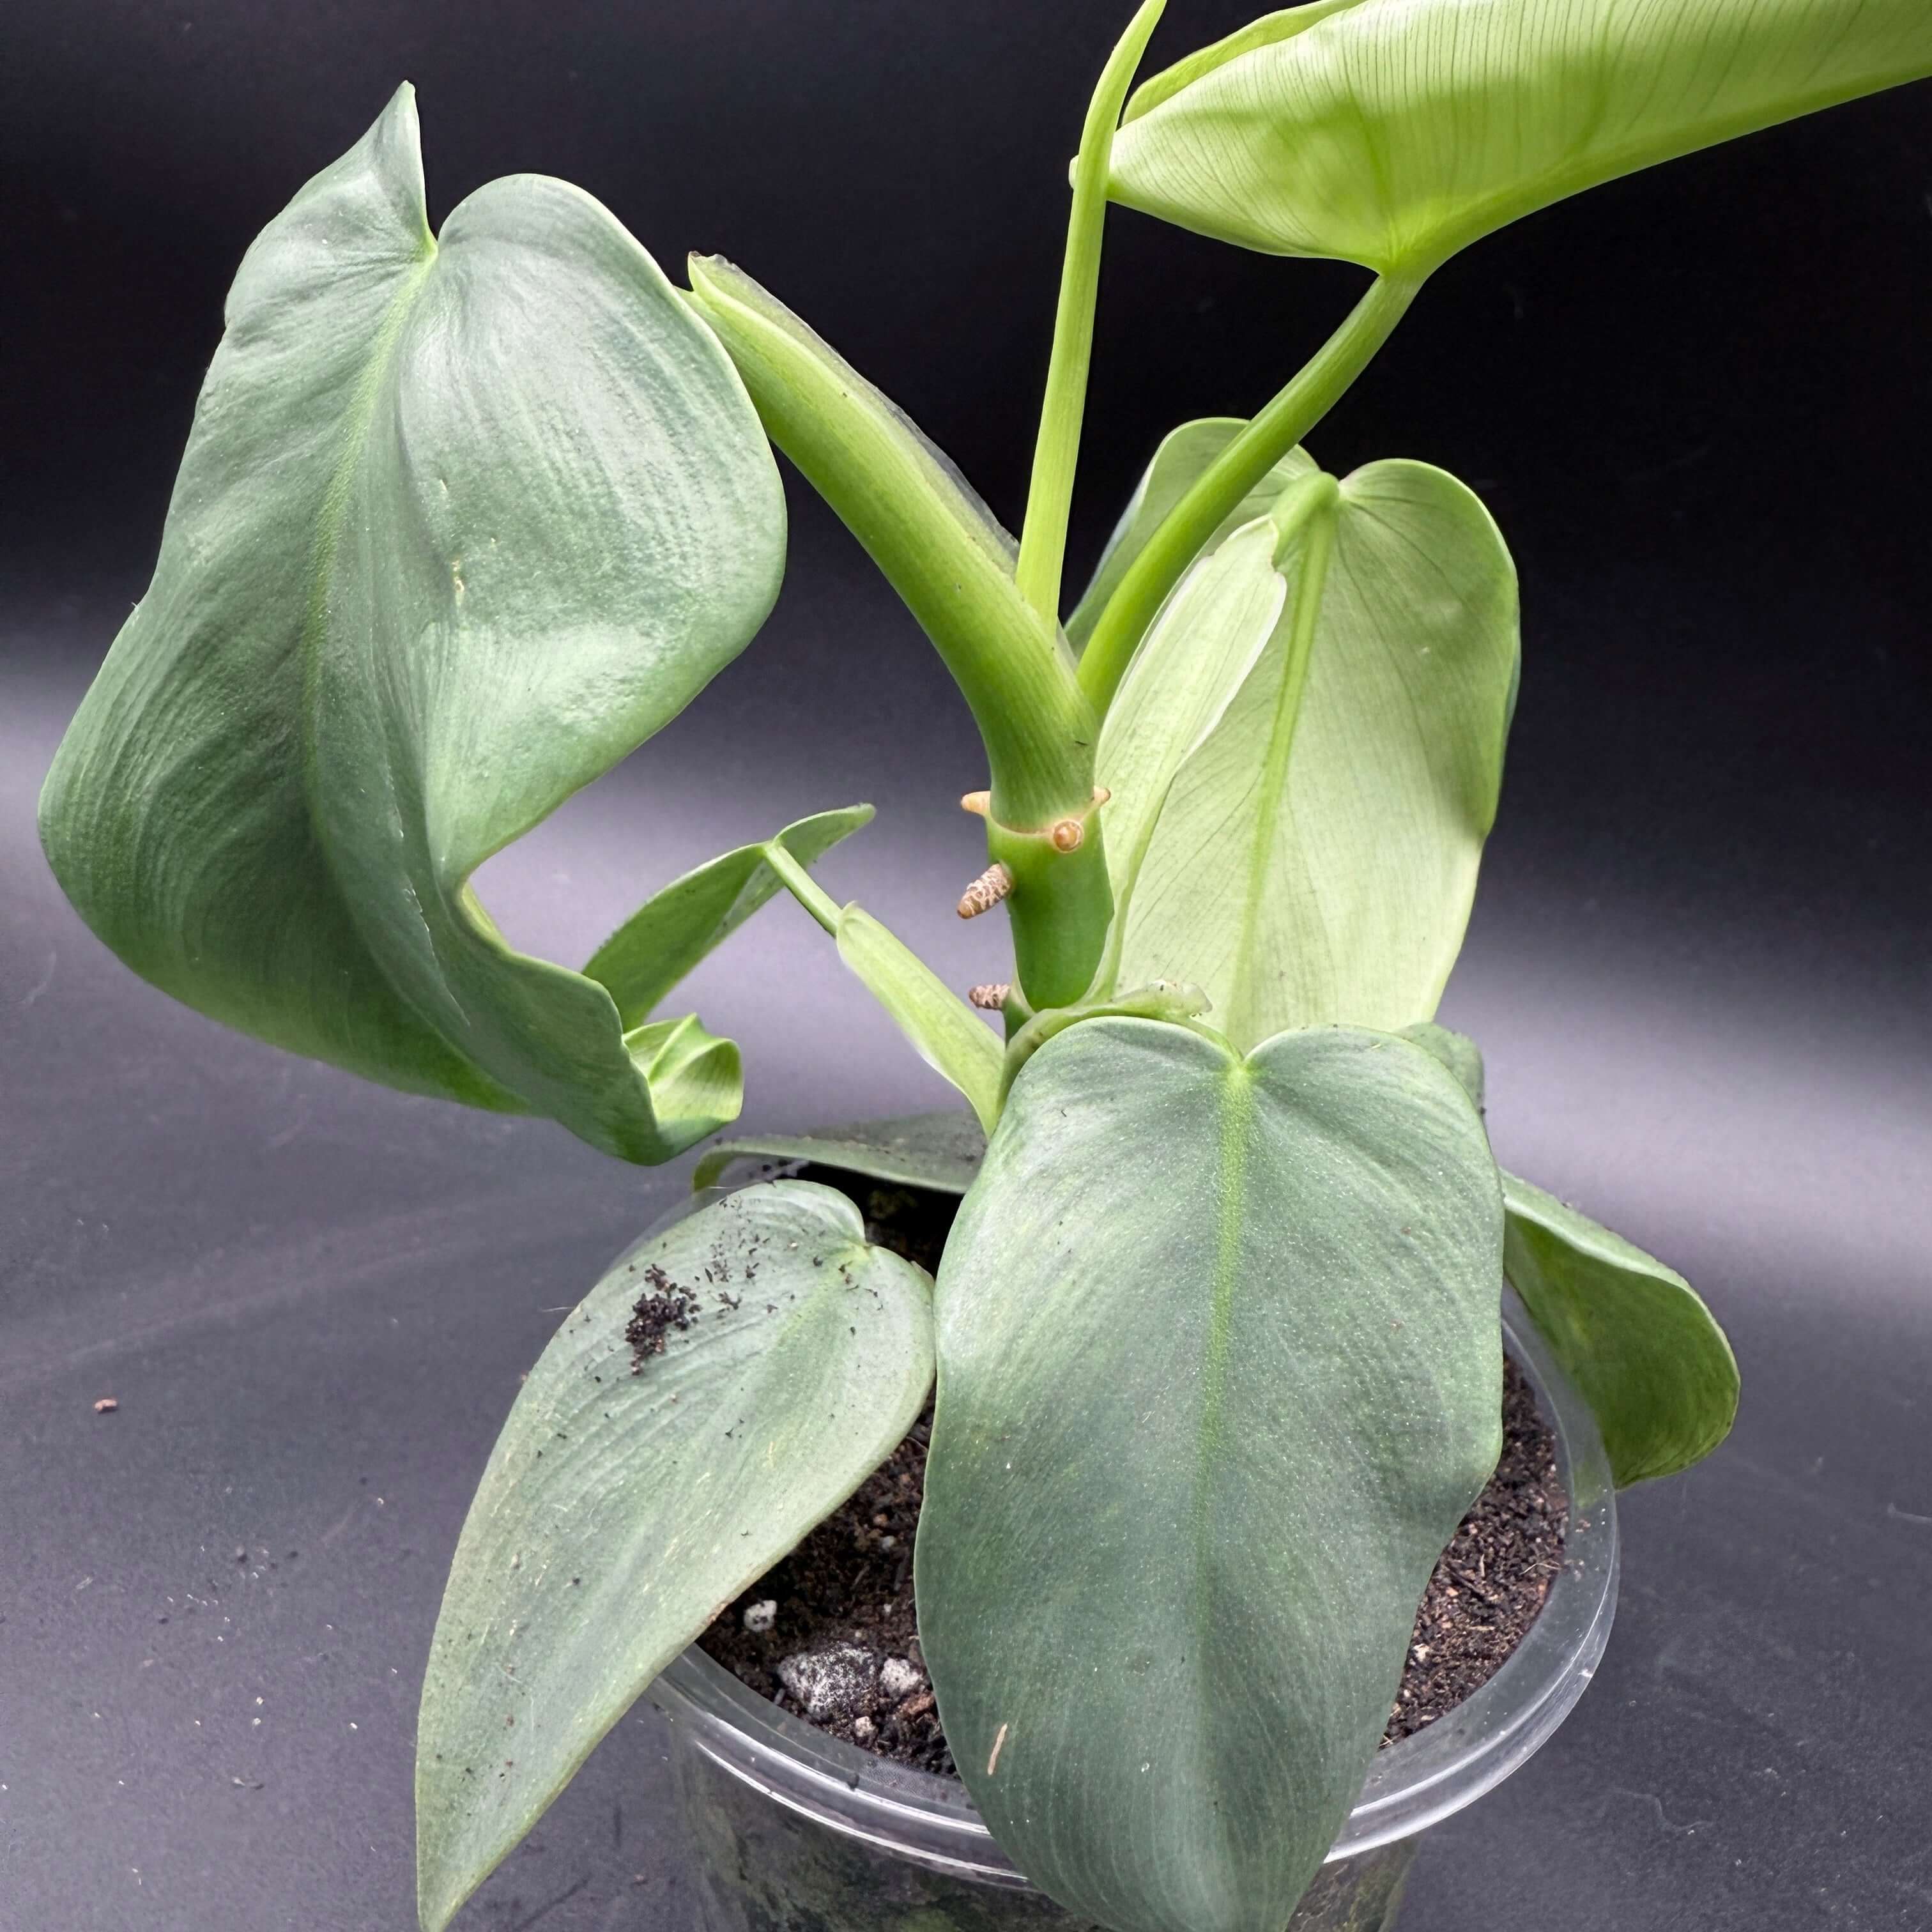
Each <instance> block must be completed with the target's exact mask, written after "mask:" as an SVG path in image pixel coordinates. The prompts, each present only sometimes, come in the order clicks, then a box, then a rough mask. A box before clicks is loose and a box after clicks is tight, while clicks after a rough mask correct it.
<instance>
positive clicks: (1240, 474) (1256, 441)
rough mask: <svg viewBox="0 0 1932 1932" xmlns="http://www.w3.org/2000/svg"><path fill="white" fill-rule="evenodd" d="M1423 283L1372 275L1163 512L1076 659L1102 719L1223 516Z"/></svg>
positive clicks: (1327, 404)
mask: <svg viewBox="0 0 1932 1932" xmlns="http://www.w3.org/2000/svg"><path fill="white" fill-rule="evenodd" d="M1423 280H1424V278H1423V277H1422V276H1421V275H1382V276H1379V277H1378V278H1376V281H1375V282H1374V284H1373V285H1372V286H1371V287H1370V290H1369V291H1368V293H1367V294H1366V295H1364V296H1363V297H1362V299H1361V301H1360V302H1358V303H1357V304H1356V305H1355V307H1354V308H1352V310H1351V311H1349V315H1348V317H1347V320H1345V321H1344V322H1343V324H1342V326H1341V327H1340V328H1339V329H1337V330H1336V332H1335V333H1334V335H1331V337H1330V338H1328V341H1326V342H1325V343H1324V344H1322V347H1321V348H1320V349H1319V350H1317V351H1316V353H1315V355H1314V356H1313V358H1311V359H1310V361H1309V362H1307V364H1306V365H1304V367H1303V368H1301V370H1300V371H1298V373H1297V374H1296V375H1295V377H1293V378H1292V380H1290V381H1289V383H1288V384H1287V386H1286V387H1285V388H1283V389H1282V390H1280V392H1278V393H1277V395H1276V396H1275V398H1274V401H1271V403H1270V404H1268V407H1266V408H1265V410H1262V413H1260V414H1259V416H1256V418H1255V419H1253V422H1250V424H1249V425H1248V426H1247V428H1246V429H1244V430H1243V431H1241V434H1240V435H1239V436H1238V437H1235V440H1234V441H1233V442H1232V443H1229V446H1227V448H1226V449H1224V450H1223V452H1221V454H1220V455H1219V456H1218V457H1217V458H1215V460H1214V462H1213V463H1210V464H1209V465H1208V467H1207V469H1205V470H1203V471H1202V472H1201V474H1200V475H1199V477H1197V478H1196V479H1195V481H1194V482H1193V484H1191V485H1190V487H1189V489H1188V491H1187V494H1186V495H1185V496H1183V497H1182V498H1181V501H1180V502H1178V503H1177V504H1175V506H1174V508H1172V510H1171V511H1169V512H1168V514H1167V517H1166V519H1165V520H1164V521H1163V523H1161V524H1160V527H1159V528H1158V529H1156V530H1155V532H1154V535H1153V536H1152V537H1151V538H1150V539H1149V541H1148V544H1147V547H1146V548H1145V549H1144V550H1142V552H1141V553H1140V555H1139V556H1137V557H1136V558H1135V559H1134V561H1133V564H1132V565H1130V567H1129V568H1128V570H1127V574H1126V575H1125V576H1124V577H1122V578H1121V582H1120V586H1119V587H1118V589H1116V590H1115V592H1114V594H1113V596H1112V598H1110V599H1109V601H1108V604H1107V607H1106V610H1103V612H1102V613H1100V622H1098V623H1097V624H1096V625H1094V633H1093V635H1092V636H1091V637H1090V638H1089V639H1088V643H1087V649H1086V651H1085V654H1084V655H1082V658H1081V660H1080V684H1081V688H1082V690H1084V691H1085V692H1086V694H1087V695H1088V698H1089V699H1090V700H1091V701H1092V703H1093V705H1094V709H1096V710H1097V711H1099V712H1102V713H1103V714H1104V713H1105V712H1106V708H1107V706H1109V704H1110V703H1112V702H1113V697H1114V693H1115V691H1118V689H1119V688H1120V684H1121V678H1122V677H1123V676H1125V675H1126V673H1127V666H1128V664H1130V662H1131V661H1133V655H1134V652H1135V650H1136V648H1137V647H1138V646H1139V643H1140V640H1141V639H1142V637H1144V636H1145V634H1146V632H1147V628H1148V625H1150V624H1151V623H1152V622H1153V621H1154V616H1155V614H1156V613H1157V612H1158V611H1159V610H1160V607H1161V606H1162V604H1164V603H1166V601H1167V599H1168V596H1169V593H1170V592H1172V590H1173V589H1174V586H1175V585H1176V584H1177V583H1179V582H1180V581H1181V578H1182V577H1183V576H1184V575H1185V574H1187V567H1188V565H1190V564H1191V563H1192V562H1193V561H1194V559H1195V558H1196V556H1198V555H1199V553H1200V550H1201V547H1202V544H1205V542H1206V541H1208V538H1209V537H1211V535H1213V534H1214V530H1215V528H1216V526H1217V525H1218V524H1219V523H1220V521H1221V520H1222V518H1223V517H1225V516H1226V515H1227V514H1228V513H1229V511H1231V510H1232V509H1233V508H1234V507H1235V505H1236V504H1237V503H1238V502H1240V501H1241V499H1242V498H1243V497H1244V496H1246V495H1247V493H1248V492H1249V491H1250V490H1252V489H1253V487H1255V485H1256V484H1257V483H1259V481H1261V479H1262V478H1263V477H1264V476H1265V475H1267V474H1268V471H1269V470H1270V469H1271V468H1272V467H1273V466H1274V465H1275V464H1276V463H1278V462H1280V460H1281V459H1282V458H1283V457H1284V456H1286V455H1287V454H1288V452H1289V451H1290V450H1291V449H1293V448H1294V447H1295V445H1296V444H1297V443H1299V442H1301V440H1302V438H1303V437H1305V436H1306V435H1307V434H1308V432H1309V431H1310V430H1311V429H1313V428H1314V427H1315V425H1316V424H1317V423H1319V422H1320V421H1321V420H1322V418H1323V417H1324V416H1326V415H1327V414H1328V412H1329V411H1330V410H1331V409H1333V408H1334V407H1335V405H1336V404H1337V403H1338V402H1339V401H1340V400H1341V399H1342V398H1343V395H1346V393H1347V392H1348V389H1349V386H1350V384H1352V383H1353V382H1354V381H1355V378H1356V377H1358V376H1359V375H1360V374H1361V373H1362V371H1364V369H1365V368H1367V367H1368V365H1369V362H1370V359H1371V358H1373V356H1374V355H1375V353H1376V350H1378V349H1379V348H1380V347H1382V344H1384V343H1385V342H1386V341H1388V338H1389V337H1390V335H1391V334H1392V333H1393V332H1394V329H1395V326H1396V324H1397V323H1398V322H1400V320H1402V318H1403V315H1404V314H1405V313H1406V311H1407V310H1408V308H1409V304H1410V303H1411V302H1413V301H1414V300H1415V296H1416V293H1417V291H1418V290H1419V289H1420V288H1421V286H1422V283H1423Z"/></svg>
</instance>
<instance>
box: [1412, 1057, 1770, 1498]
mask: <svg viewBox="0 0 1932 1932" xmlns="http://www.w3.org/2000/svg"><path fill="white" fill-rule="evenodd" d="M1404 1031H1405V1034H1406V1037H1408V1038H1409V1039H1412V1040H1415V1042H1416V1043H1417V1044H1418V1046H1421V1047H1422V1048H1424V1049H1425V1050H1426V1051H1427V1052H1429V1053H1430V1054H1433V1055H1434V1056H1435V1057H1436V1058H1437V1059H1438V1060H1439V1061H1442V1064H1443V1065H1444V1066H1445V1067H1448V1069H1449V1070H1450V1071H1451V1073H1454V1075H1455V1076H1456V1077H1457V1080H1458V1081H1459V1082H1460V1083H1461V1085H1462V1087H1463V1091H1465V1092H1466V1094H1468V1095H1469V1097H1470V1099H1471V1100H1473V1101H1474V1102H1475V1103H1476V1106H1478V1108H1479V1109H1480V1108H1481V1106H1482V1104H1483V1056H1482V1055H1481V1052H1480V1051H1479V1050H1478V1048H1477V1046H1476V1043H1475V1041H1474V1040H1470V1039H1469V1038H1468V1037H1466V1035H1464V1034H1460V1033H1452V1032H1451V1031H1449V1029H1448V1028H1447V1027H1440V1026H1435V1025H1427V1026H1419V1027H1409V1028H1406V1029H1405V1030H1404ZM1502 1181H1503V1207H1504V1210H1505V1217H1506V1222H1505V1225H1506V1228H1507V1233H1506V1235H1505V1242H1504V1250H1503V1252H1504V1257H1505V1271H1506V1272H1507V1274H1508V1277H1509V1279H1510V1281H1511V1284H1512V1286H1514V1288H1515V1289H1516V1291H1517V1294H1518V1295H1520V1296H1521V1297H1522V1298H1523V1305H1524V1306H1525V1307H1526V1308H1528V1310H1529V1313H1530V1316H1531V1319H1532V1320H1533V1321H1534V1322H1535V1323H1536V1325H1537V1326H1538V1328H1540V1329H1541V1330H1542V1331H1543V1333H1544V1337H1546V1339H1547V1340H1548V1341H1549V1343H1550V1346H1551V1348H1553V1349H1554V1350H1555V1351H1556V1358H1557V1360H1558V1361H1560V1362H1561V1363H1562V1364H1563V1366H1564V1367H1565V1369H1566V1370H1568V1371H1569V1373H1570V1375H1571V1377H1572V1378H1573V1379H1574V1381H1575V1382H1576V1384H1577V1387H1578V1388H1580V1390H1582V1391H1583V1397H1584V1400H1586V1401H1587V1402H1588V1403H1589V1405H1590V1408H1591V1410H1592V1413H1593V1414H1594V1415H1595V1417H1596V1418H1597V1426H1598V1428H1599V1429H1600V1430H1601V1431H1602V1432H1603V1437H1604V1447H1605V1448H1606V1449H1607V1450H1608V1451H1609V1452H1610V1469H1611V1471H1612V1473H1613V1475H1614V1476H1615V1477H1616V1481H1617V1482H1618V1484H1619V1485H1623V1484H1630V1483H1640V1482H1643V1481H1646V1479H1648V1478H1651V1477H1653V1476H1668V1475H1675V1474H1676V1472H1677V1471H1678V1470H1679V1469H1688V1468H1689V1466H1691V1464H1692V1463H1695V1462H1697V1461H1699V1460H1700V1459H1701V1458H1703V1457H1706V1456H1708V1455H1709V1454H1710V1453H1711V1451H1712V1450H1713V1449H1715V1448H1716V1447H1717V1446H1718V1444H1719V1443H1721V1442H1723V1441H1724V1438H1725V1437H1726V1436H1727V1435H1729V1434H1730V1428H1731V1423H1732V1421H1733V1418H1735V1417H1736V1414H1737V1409H1738V1365H1737V1362H1736V1358H1734V1357H1733V1355H1732V1354H1731V1345H1730V1343H1729V1342H1727V1340H1725V1339H1724V1331H1723V1330H1722V1329H1721V1328H1719V1327H1718V1324H1717V1322H1716V1321H1715V1319H1713V1317H1712V1314H1711V1311H1710V1310H1709V1309H1708V1308H1706V1307H1705V1306H1704V1304H1703V1301H1701V1300H1700V1299H1699V1298H1698V1296H1697V1292H1696V1291H1695V1290H1694V1289H1693V1288H1692V1287H1691V1284H1690V1283H1688V1282H1687V1281H1686V1280H1685V1279H1684V1277H1682V1275H1681V1274H1678V1273H1677V1272H1676V1271H1675V1270H1674V1269H1672V1268H1666V1267H1665V1266H1664V1264H1663V1262H1660V1261H1658V1260H1657V1259H1655V1258H1654V1257H1653V1256H1649V1255H1647V1254H1646V1253H1644V1252H1643V1250H1642V1249H1641V1248H1640V1247H1636V1246H1634V1244H1631V1242H1629V1241H1625V1239H1624V1238H1623V1237H1622V1235H1613V1234H1612V1233H1611V1232H1610V1229H1607V1228H1604V1227H1600V1226H1598V1224H1597V1223H1595V1221H1592V1220H1591V1219H1590V1218H1589V1216H1588V1215H1586V1214H1580V1213H1579V1212H1578V1211H1577V1210H1576V1209H1575V1208H1571V1207H1569V1206H1568V1205H1565V1203H1564V1202H1561V1201H1559V1200H1558V1199H1556V1196H1554V1195H1553V1194H1546V1193H1544V1191H1543V1190H1542V1189H1541V1188H1540V1187H1534V1186H1532V1184H1530V1183H1529V1181H1520V1180H1518V1179H1517V1177H1516V1176H1515V1175H1513V1174H1509V1173H1505V1175H1503V1178H1502Z"/></svg>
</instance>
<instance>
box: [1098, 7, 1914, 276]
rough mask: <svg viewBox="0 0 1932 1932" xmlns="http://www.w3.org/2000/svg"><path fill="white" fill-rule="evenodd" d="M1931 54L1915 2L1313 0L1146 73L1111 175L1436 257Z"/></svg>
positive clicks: (1860, 89) (1391, 252)
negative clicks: (1603, 183)
mask: <svg viewBox="0 0 1932 1932" xmlns="http://www.w3.org/2000/svg"><path fill="white" fill-rule="evenodd" d="M1927 74H1932V7H1927V5H1925V0H1748V4H1746V0H1316V4H1314V5H1309V6H1304V7H1293V8H1291V9H1289V10H1288V11H1286V12H1285V13H1271V14H1269V15H1268V16H1267V17H1265V18H1264V19H1262V20H1258V21H1256V22H1255V23H1253V25H1252V26H1249V27H1247V28H1244V29H1243V30H1242V31H1241V32H1239V33H1238V34H1233V35H1232V36H1231V37H1229V38H1228V39H1226V40H1222V41H1220V42H1218V43H1216V44H1215V45H1214V46H1210V47H1207V48H1205V49H1202V51H1201V52H1199V53H1196V54H1194V55H1190V57H1189V58H1187V59H1186V60H1184V61H1182V62H1180V63H1179V65H1177V66H1175V67H1173V68H1169V70H1168V71H1166V73H1164V74H1157V75H1156V76H1155V77H1154V78H1153V79H1152V80H1149V81H1148V82H1147V83H1145V85H1143V86H1142V87H1140V88H1139V89H1137V90H1136V92H1135V94H1134V96H1133V98H1132V99H1131V100H1130V101H1129V102H1128V104H1127V114H1126V118H1125V121H1124V124H1123V125H1122V127H1121V130H1120V132H1119V133H1118V135H1116V136H1115V141H1114V154H1113V160H1114V169H1113V186H1112V193H1113V194H1114V196H1115V199H1117V200H1120V201H1123V202H1127V203H1128V204H1129V205H1131V206H1133V207H1136V208H1144V209H1145V210H1147V211H1148V212H1149V213H1151V214H1157V215H1160V216H1161V217H1163V218H1164V219H1166V220H1169V221H1173V222H1178V223H1180V225H1181V226H1183V227H1186V228H1191V229H1196V231H1198V232H1199V233H1202V234H1205V235H1211V236H1218V237H1220V239H1223V240H1225V241H1229V242H1237V243H1238V244H1240V245H1242V246H1244V247H1245V248H1259V249H1262V250H1265V251H1267V252H1268V253H1270V254H1283V255H1322V256H1334V257H1340V258H1341V259H1343V260H1347V261H1352V262H1359V263H1362V264H1363V265H1364V266H1366V267H1368V268H1371V269H1376V270H1377V271H1378V272H1381V273H1382V274H1385V275H1390V274H1415V273H1418V272H1427V271H1428V270H1429V269H1432V268H1433V267H1434V266H1436V264H1437V263H1439V262H1442V261H1443V260H1445V259H1446V258H1447V257H1448V256H1450V255H1451V254H1454V252H1455V251H1456V250H1457V249H1459V248H1464V247H1466V246H1467V245H1469V243H1470V242H1473V241H1475V240H1476V239H1478V237H1479V236H1483V235H1486V234H1487V233H1490V231H1491V230H1492V229H1496V228H1500V227H1502V226H1503V225H1504V224H1505V223H1507V222H1510V221H1514V220H1516V219H1517V217H1520V216H1521V215H1524V214H1529V213H1530V212H1531V211H1532V210H1533V209H1535V208H1542V207H1544V206H1547V205H1548V204H1549V203H1550V202H1554V201H1559V200H1561V199H1563V198H1564V197H1565V196H1567V195H1572V194H1575V193H1578V192H1579V191H1580V190H1583V189H1584V188H1588V187H1594V186H1595V185H1596V184H1598V182H1600V181H1610V180H1612V179H1613V178H1616V176H1618V175H1626V174H1630V173H1633V172H1635V171H1636V170H1637V169H1640V168H1645V167H1649V166H1652V164H1653V163H1656V162H1658V161H1664V160H1670V159H1672V158H1673V157H1675V156H1676V155H1679V154H1688V153H1690V152H1691V151H1693V150H1694V149H1696V148H1703V147H1708V146H1709V145H1712V144H1713V143H1714V142H1719V141H1725V140H1729V139H1732V138H1733V136H1737V135H1739V134H1745V133H1750V132H1751V131H1752V130H1754V129H1755V128H1759V127H1769V126H1770V125H1772V124H1773V123H1774V122H1776V121H1786V120H1790V119H1791V118H1793V117H1795V116H1796V115H1801V114H1807V113H1811V112H1813V111H1814V110H1816V109H1818V108H1821V107H1830V106H1832V104H1834V103H1835V102H1838V101H1849V100H1851V99H1852V98H1855V96H1857V95H1864V94H1870V93H1875V92H1877V91H1878V90H1879V89H1882V88H1886V87H1891V86H1896V85H1897V84H1898V83H1900V82H1903V81H1909V80H1917V79H1918V78H1920V77H1923V76H1925V75H1927Z"/></svg>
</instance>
